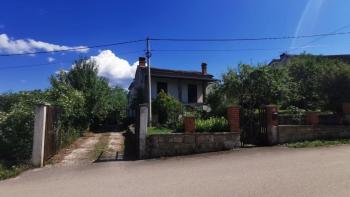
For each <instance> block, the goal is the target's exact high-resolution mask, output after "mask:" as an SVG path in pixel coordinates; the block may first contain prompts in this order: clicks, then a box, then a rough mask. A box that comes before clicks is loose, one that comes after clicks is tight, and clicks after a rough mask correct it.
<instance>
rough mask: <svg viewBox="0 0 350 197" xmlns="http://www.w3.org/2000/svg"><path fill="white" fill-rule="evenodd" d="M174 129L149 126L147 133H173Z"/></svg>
mask: <svg viewBox="0 0 350 197" xmlns="http://www.w3.org/2000/svg"><path fill="white" fill-rule="evenodd" d="M173 131H174V130H172V129H169V128H166V127H148V128H147V135H152V134H169V133H172V132H173Z"/></svg>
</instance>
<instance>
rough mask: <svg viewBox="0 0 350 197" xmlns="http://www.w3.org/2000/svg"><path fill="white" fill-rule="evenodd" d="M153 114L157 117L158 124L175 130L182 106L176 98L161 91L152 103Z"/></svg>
mask: <svg viewBox="0 0 350 197" xmlns="http://www.w3.org/2000/svg"><path fill="white" fill-rule="evenodd" d="M152 106H153V112H154V113H155V114H157V115H158V123H159V124H161V125H165V126H167V127H169V128H175V127H176V124H177V122H178V119H179V116H180V115H181V112H182V111H183V106H182V104H181V102H180V101H178V100H177V99H176V98H174V97H172V96H169V95H168V94H167V93H165V92H164V91H161V92H160V93H159V94H158V96H157V98H156V99H155V100H154V101H153V104H152Z"/></svg>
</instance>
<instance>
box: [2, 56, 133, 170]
mask: <svg viewBox="0 0 350 197" xmlns="http://www.w3.org/2000/svg"><path fill="white" fill-rule="evenodd" d="M50 82H51V88H50V89H48V90H46V91H40V90H35V91H31V92H18V93H6V94H1V95H0V162H2V163H3V165H5V166H11V165H12V164H14V165H16V164H20V163H24V162H25V161H26V160H28V159H30V156H31V151H32V139H33V130H34V128H33V127H34V107H35V105H37V104H42V103H50V104H52V105H54V106H55V107H57V108H59V114H60V115H59V119H58V123H57V125H56V129H58V130H59V131H60V132H59V133H60V137H59V138H60V141H61V142H60V145H65V144H68V143H70V142H71V141H73V140H74V139H75V138H76V137H78V136H80V135H81V134H82V132H83V131H85V130H86V129H88V128H89V125H91V124H97V123H99V122H103V121H104V120H105V119H106V118H107V117H108V115H113V116H115V118H122V117H125V112H124V109H125V108H126V105H127V99H126V92H125V90H123V89H121V88H118V87H116V88H111V87H109V85H108V81H107V80H106V79H104V78H101V77H99V76H97V66H96V64H95V62H93V61H89V60H86V59H80V60H78V61H76V62H75V66H74V68H72V69H71V70H70V71H69V72H64V71H61V72H60V73H59V74H57V75H53V76H51V78H50ZM122 109H123V110H122ZM112 112H115V113H112ZM116 113H119V114H117V115H116Z"/></svg>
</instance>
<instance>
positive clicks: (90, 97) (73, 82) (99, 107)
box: [51, 59, 111, 124]
mask: <svg viewBox="0 0 350 197" xmlns="http://www.w3.org/2000/svg"><path fill="white" fill-rule="evenodd" d="M51 84H52V87H53V88H55V87H59V86H67V88H73V89H74V90H76V91H79V92H81V93H82V95H83V97H84V100H85V102H84V108H85V115H86V117H87V118H88V122H89V123H90V124H97V123H98V122H101V121H103V120H104V119H105V118H106V117H107V115H108V113H109V111H110V106H109V102H110V95H111V89H110V87H109V86H108V81H107V80H106V79H105V78H102V77H99V76H98V75H97V65H96V63H95V62H94V61H92V60H88V59H79V60H77V61H75V63H74V67H73V68H72V69H71V70H70V71H68V72H67V73H65V72H61V73H60V74H59V75H56V76H52V77H51Z"/></svg>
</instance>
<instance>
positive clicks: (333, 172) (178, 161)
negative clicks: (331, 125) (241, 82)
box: [0, 145, 350, 197]
mask: <svg viewBox="0 0 350 197" xmlns="http://www.w3.org/2000/svg"><path fill="white" fill-rule="evenodd" d="M0 196H1V197H2V196H4V197H15V196H21V197H22V196H33V197H34V196H35V197H40V196H45V197H48V196H50V197H54V196H67V197H68V196H99V197H102V196H269V197H270V196H278V197H280V196H318V197H320V196H350V146H349V145H341V146H335V147H324V148H308V149H289V148H284V147H266V148H249V149H241V150H238V151H237V150H236V151H228V152H221V153H210V154H202V155H194V156H185V157H175V158H169V159H154V160H145V161H115V162H103V163H94V164H92V165H88V166H80V167H46V168H43V169H36V170H31V171H28V172H26V173H23V174H22V175H21V176H19V177H17V178H14V179H9V180H6V181H3V182H0Z"/></svg>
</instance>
